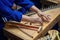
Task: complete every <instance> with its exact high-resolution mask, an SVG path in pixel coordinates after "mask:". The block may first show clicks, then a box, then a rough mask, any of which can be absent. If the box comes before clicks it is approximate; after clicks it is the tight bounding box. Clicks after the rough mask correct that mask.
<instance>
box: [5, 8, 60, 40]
mask: <svg viewBox="0 0 60 40" xmlns="http://www.w3.org/2000/svg"><path fill="white" fill-rule="evenodd" d="M44 13H46V14H49V15H51V20H50V22H49V23H46V22H44V23H43V26H42V30H41V31H40V32H39V33H37V31H33V30H28V29H21V28H20V29H19V28H15V27H13V26H10V28H6V27H9V26H6V27H5V28H4V30H5V31H7V32H9V33H11V34H13V35H15V36H17V37H19V38H22V39H24V40H37V39H38V38H39V37H41V36H43V35H45V34H46V33H47V32H48V30H50V29H51V28H52V27H53V26H54V25H55V24H56V23H57V22H58V21H59V20H60V8H55V9H51V10H48V11H45V12H44ZM26 33H27V34H28V35H30V36H32V37H33V38H32V37H30V36H28V35H27V34H26Z"/></svg>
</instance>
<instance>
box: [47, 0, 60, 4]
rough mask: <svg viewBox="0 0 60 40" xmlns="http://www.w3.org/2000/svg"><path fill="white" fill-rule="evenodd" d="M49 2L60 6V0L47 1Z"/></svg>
mask: <svg viewBox="0 0 60 40" xmlns="http://www.w3.org/2000/svg"><path fill="white" fill-rule="evenodd" d="M47 1H50V2H53V3H56V4H60V0H47Z"/></svg>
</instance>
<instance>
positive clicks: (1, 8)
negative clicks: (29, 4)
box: [0, 1, 22, 21]
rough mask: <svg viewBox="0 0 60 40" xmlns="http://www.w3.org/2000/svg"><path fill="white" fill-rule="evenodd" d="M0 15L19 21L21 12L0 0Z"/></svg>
mask: <svg viewBox="0 0 60 40" xmlns="http://www.w3.org/2000/svg"><path fill="white" fill-rule="evenodd" d="M0 15H1V16H2V17H6V18H7V19H8V20H14V21H21V19H22V13H20V12H18V11H16V10H12V9H11V8H9V7H8V6H6V5H5V4H4V3H3V2H2V1H0Z"/></svg>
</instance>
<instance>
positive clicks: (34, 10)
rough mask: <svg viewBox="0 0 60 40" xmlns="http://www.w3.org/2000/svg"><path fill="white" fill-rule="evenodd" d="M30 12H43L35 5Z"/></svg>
mask: <svg viewBox="0 0 60 40" xmlns="http://www.w3.org/2000/svg"><path fill="white" fill-rule="evenodd" d="M30 10H31V11H33V12H36V13H38V12H41V10H39V9H38V8H37V7H36V6H34V5H33V6H32V7H31V8H30Z"/></svg>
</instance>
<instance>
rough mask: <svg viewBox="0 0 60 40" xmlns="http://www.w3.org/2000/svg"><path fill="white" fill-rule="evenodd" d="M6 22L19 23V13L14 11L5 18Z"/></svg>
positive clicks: (20, 16)
mask: <svg viewBox="0 0 60 40" xmlns="http://www.w3.org/2000/svg"><path fill="white" fill-rule="evenodd" d="M6 18H7V20H8V21H9V20H12V21H18V22H20V21H21V19H22V13H21V12H19V11H16V10H14V11H13V13H12V14H11V15H10V16H7V17H6Z"/></svg>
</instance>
